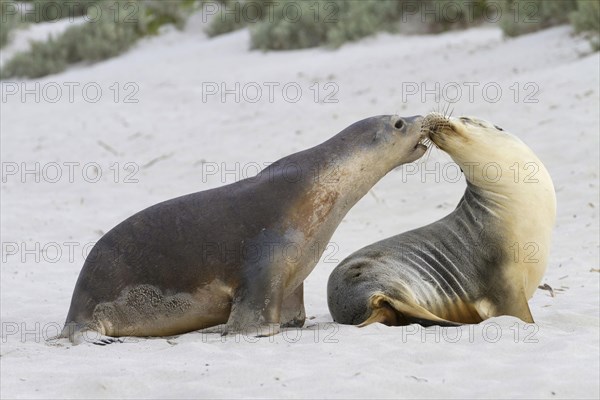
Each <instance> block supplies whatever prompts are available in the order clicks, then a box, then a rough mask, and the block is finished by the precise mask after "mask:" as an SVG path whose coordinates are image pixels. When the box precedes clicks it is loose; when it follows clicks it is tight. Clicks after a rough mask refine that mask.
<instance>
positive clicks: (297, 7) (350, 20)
mask: <svg viewBox="0 0 600 400" xmlns="http://www.w3.org/2000/svg"><path fill="white" fill-rule="evenodd" d="M220 3H221V4H220V10H219V13H218V14H217V15H215V17H214V19H213V21H211V23H210V25H209V26H208V28H207V29H206V32H207V34H208V35H209V36H216V35H219V34H223V33H227V32H231V31H233V30H236V29H239V28H242V27H245V26H249V27H250V35H251V36H250V37H251V39H250V40H251V44H250V47H251V48H254V49H263V50H288V49H301V48H306V47H314V46H320V45H327V46H332V47H339V46H341V45H342V44H343V43H345V42H348V41H353V40H358V39H361V38H363V37H366V36H369V35H372V34H375V33H377V32H379V31H388V32H394V31H397V30H398V27H399V24H400V23H401V17H402V11H403V8H404V7H403V6H404V5H407V9H408V6H410V9H411V10H413V11H414V10H416V9H419V8H423V7H427V9H428V10H435V14H434V16H433V17H432V18H430V21H428V25H429V31H433V32H441V31H444V30H448V29H451V28H454V27H462V28H464V27H466V26H469V25H470V24H471V23H472V22H474V23H477V22H478V21H480V20H481V17H482V12H483V9H484V7H485V5H486V0H475V1H474V2H473V6H472V7H473V12H472V13H471V12H465V11H466V9H464V6H465V4H463V3H461V2H457V1H456V0H361V1H358V0H356V1H353V0H351V1H342V0H333V1H332V0H321V1H297V0H281V1H278V2H275V3H274V2H272V1H267V0H261V1H252V0H247V1H245V2H243V1H242V2H240V1H233V0H222V1H221V2H220ZM267 3H270V6H271V7H272V12H271V13H270V17H272V18H271V19H268V18H267V12H266V11H265V10H267ZM292 3H293V4H292ZM407 3H410V4H407ZM249 4H254V5H258V6H259V7H260V8H261V10H263V12H262V18H259V19H257V20H251V21H248V20H244V16H245V15H244V12H242V11H243V10H244V8H245V6H246V5H249ZM457 4H458V6H459V7H458V8H459V10H458V11H459V12H458V13H456V12H455V13H454V14H451V13H448V12H447V11H448V9H450V8H451V7H449V6H455V8H454V10H456V5H457ZM234 10H237V12H233V11H234ZM286 10H287V12H286ZM296 14H299V15H298V18H296V17H297V15H296ZM240 16H241V18H240ZM236 17H237V20H236ZM469 19H472V20H473V21H470V20H469Z"/></svg>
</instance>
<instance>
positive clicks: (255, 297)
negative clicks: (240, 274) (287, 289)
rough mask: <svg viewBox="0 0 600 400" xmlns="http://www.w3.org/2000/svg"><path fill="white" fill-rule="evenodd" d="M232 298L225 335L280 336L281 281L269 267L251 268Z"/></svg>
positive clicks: (270, 266) (281, 278) (271, 267)
mask: <svg viewBox="0 0 600 400" xmlns="http://www.w3.org/2000/svg"><path fill="white" fill-rule="evenodd" d="M250 272H251V274H249V275H250V276H248V277H247V278H246V279H245V281H244V282H243V283H242V284H241V286H240V288H239V289H238V290H237V293H236V294H235V296H234V298H233V304H232V305H231V313H230V314H229V319H228V321H227V325H226V331H225V334H227V333H242V334H244V335H251V336H258V337H262V336H271V335H275V334H277V333H279V331H280V325H281V324H280V321H281V309H282V303H283V283H284V281H285V280H284V278H283V276H282V274H281V272H279V271H273V265H272V264H266V265H263V266H258V265H256V266H254V269H253V270H252V271H250Z"/></svg>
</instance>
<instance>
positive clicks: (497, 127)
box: [494, 125, 504, 131]
mask: <svg viewBox="0 0 600 400" xmlns="http://www.w3.org/2000/svg"><path fill="white" fill-rule="evenodd" d="M494 128H496V129H498V130H499V131H504V129H502V128H500V127H499V126H498V125H494Z"/></svg>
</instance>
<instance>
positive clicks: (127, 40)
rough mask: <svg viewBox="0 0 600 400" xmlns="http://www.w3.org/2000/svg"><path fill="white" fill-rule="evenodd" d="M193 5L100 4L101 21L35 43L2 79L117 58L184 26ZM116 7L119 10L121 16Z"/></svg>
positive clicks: (179, 0)
mask: <svg viewBox="0 0 600 400" xmlns="http://www.w3.org/2000/svg"><path fill="white" fill-rule="evenodd" d="M193 3H194V2H193V1H190V0H175V1H173V0H170V1H168V2H164V1H158V0H137V1H135V2H132V1H126V0H120V1H118V2H117V1H110V2H106V3H100V4H101V7H103V12H102V13H101V14H100V18H96V17H97V16H95V17H93V18H90V19H91V21H90V22H85V23H83V24H81V25H75V26H72V27H70V28H68V29H67V30H66V31H65V32H64V33H63V34H62V35H60V36H58V37H56V38H52V37H51V38H49V39H48V40H47V41H45V42H40V41H36V42H33V43H32V45H31V48H30V49H29V50H28V51H26V52H21V53H18V54H16V55H15V56H14V57H13V58H12V59H11V60H9V61H8V62H7V63H6V64H5V65H4V66H3V68H2V71H0V78H2V79H6V78H11V77H15V76H18V77H28V78H37V77H41V76H44V75H48V74H53V73H58V72H61V71H63V70H64V69H66V67H67V66H68V64H72V63H77V62H82V61H85V62H97V61H100V60H104V59H107V58H110V57H114V56H117V55H119V54H121V53H123V52H125V51H126V50H127V49H129V48H130V47H131V46H132V45H133V44H134V43H135V42H136V41H137V40H138V39H140V38H141V37H143V36H146V35H153V34H156V33H157V32H158V30H159V28H160V27H161V26H162V25H164V24H167V23H173V24H175V25H176V26H178V27H181V26H183V24H184V22H185V10H186V9H188V8H189V7H191V6H192V5H193ZM115 7H120V8H119V12H118V13H116V12H115ZM96 19H97V20H96Z"/></svg>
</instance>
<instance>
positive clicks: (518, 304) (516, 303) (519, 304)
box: [475, 288, 535, 324]
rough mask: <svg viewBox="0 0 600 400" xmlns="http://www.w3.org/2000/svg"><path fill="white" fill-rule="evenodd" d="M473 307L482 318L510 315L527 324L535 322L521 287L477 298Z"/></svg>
mask: <svg viewBox="0 0 600 400" xmlns="http://www.w3.org/2000/svg"><path fill="white" fill-rule="evenodd" d="M511 289H512V290H511ZM475 308H476V309H477V312H478V313H479V315H480V316H481V318H482V319H487V318H492V317H499V316H502V315H510V316H512V317H517V318H519V319H521V320H522V321H523V322H527V323H529V324H533V323H535V322H534V320H533V316H532V315H531V310H530V309H529V304H528V303H527V297H526V296H525V291H524V290H522V289H521V290H519V289H515V288H509V289H508V290H505V293H499V294H498V293H495V294H494V296H493V298H484V299H482V300H479V301H478V302H477V303H476V304H475Z"/></svg>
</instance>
